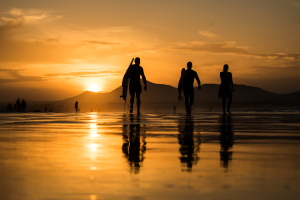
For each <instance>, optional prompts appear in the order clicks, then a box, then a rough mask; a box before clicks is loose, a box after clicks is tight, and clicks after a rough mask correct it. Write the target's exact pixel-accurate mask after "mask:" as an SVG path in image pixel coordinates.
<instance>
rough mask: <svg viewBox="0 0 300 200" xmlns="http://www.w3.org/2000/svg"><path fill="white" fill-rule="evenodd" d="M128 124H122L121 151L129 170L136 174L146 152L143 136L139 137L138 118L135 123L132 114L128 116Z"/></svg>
mask: <svg viewBox="0 0 300 200" xmlns="http://www.w3.org/2000/svg"><path fill="white" fill-rule="evenodd" d="M130 122H131V123H130V125H129V130H128V125H127V124H124V125H123V128H122V132H123V133H122V135H123V146H122V152H123V154H124V155H125V157H126V158H127V160H128V164H129V165H130V170H131V172H133V173H135V174H137V173H139V171H140V167H141V164H142V162H143V161H144V154H145V152H146V141H145V136H144V137H143V138H142V143H141V138H140V133H141V125H140V119H139V118H137V123H134V119H133V116H132V115H131V116H130Z"/></svg>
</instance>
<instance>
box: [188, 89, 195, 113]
mask: <svg viewBox="0 0 300 200" xmlns="http://www.w3.org/2000/svg"><path fill="white" fill-rule="evenodd" d="M193 104H194V88H193V89H191V90H190V105H189V111H190V114H191V113H192V110H191V109H192V106H193Z"/></svg>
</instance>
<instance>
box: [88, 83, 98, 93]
mask: <svg viewBox="0 0 300 200" xmlns="http://www.w3.org/2000/svg"><path fill="white" fill-rule="evenodd" d="M88 90H89V91H91V92H99V87H98V85H97V84H95V83H92V84H91V85H90V87H89V89H88Z"/></svg>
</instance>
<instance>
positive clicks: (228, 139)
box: [219, 115, 234, 169]
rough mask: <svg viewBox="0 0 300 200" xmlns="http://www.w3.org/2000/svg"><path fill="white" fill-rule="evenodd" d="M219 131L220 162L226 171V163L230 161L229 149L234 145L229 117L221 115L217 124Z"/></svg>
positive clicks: (230, 153)
mask: <svg viewBox="0 0 300 200" xmlns="http://www.w3.org/2000/svg"><path fill="white" fill-rule="evenodd" d="M219 131H220V134H221V135H220V144H221V150H220V160H221V165H222V166H223V167H224V168H225V169H228V163H229V161H230V160H232V151H229V149H231V148H232V146H233V143H234V133H233V127H232V120H231V117H230V115H222V116H221V118H220V122H219Z"/></svg>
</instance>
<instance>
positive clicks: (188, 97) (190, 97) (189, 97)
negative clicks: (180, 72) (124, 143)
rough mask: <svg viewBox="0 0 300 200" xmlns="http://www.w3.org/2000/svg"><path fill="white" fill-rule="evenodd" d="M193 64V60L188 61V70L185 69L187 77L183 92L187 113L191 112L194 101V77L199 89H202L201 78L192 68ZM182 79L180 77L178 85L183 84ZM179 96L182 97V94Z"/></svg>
mask: <svg viewBox="0 0 300 200" xmlns="http://www.w3.org/2000/svg"><path fill="white" fill-rule="evenodd" d="M192 66H193V64H192V62H188V63H187V70H186V71H185V78H184V82H183V94H184V98H185V109H186V112H187V115H190V114H191V107H192V105H193V103H194V79H196V80H197V83H198V89H199V90H201V84H200V79H199V77H198V74H197V72H195V71H194V70H192ZM181 81H182V80H181V79H180V80H179V84H178V85H181ZM178 88H179V87H178ZM178 98H180V94H179V97H178Z"/></svg>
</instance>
